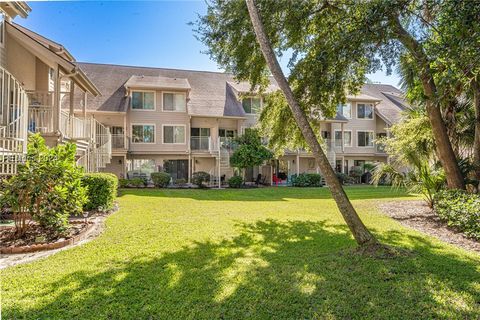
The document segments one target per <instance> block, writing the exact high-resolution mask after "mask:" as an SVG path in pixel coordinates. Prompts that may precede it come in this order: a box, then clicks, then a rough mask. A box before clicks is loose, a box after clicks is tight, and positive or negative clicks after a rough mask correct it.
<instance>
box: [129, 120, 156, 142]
mask: <svg viewBox="0 0 480 320" xmlns="http://www.w3.org/2000/svg"><path fill="white" fill-rule="evenodd" d="M132 142H133V143H155V126H154V125H151V124H150V125H143V124H142V125H132Z"/></svg>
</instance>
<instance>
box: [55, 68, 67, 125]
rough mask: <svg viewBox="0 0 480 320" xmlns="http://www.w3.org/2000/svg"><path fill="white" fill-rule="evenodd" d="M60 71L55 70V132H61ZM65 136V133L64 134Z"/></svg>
mask: <svg viewBox="0 0 480 320" xmlns="http://www.w3.org/2000/svg"><path fill="white" fill-rule="evenodd" d="M60 113H61V108H60V69H59V68H58V65H57V66H56V68H55V73H54V84H53V131H57V132H60ZM63 134H65V132H63Z"/></svg>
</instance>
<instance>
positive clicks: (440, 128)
mask: <svg viewBox="0 0 480 320" xmlns="http://www.w3.org/2000/svg"><path fill="white" fill-rule="evenodd" d="M390 22H391V26H392V28H393V32H394V33H395V35H396V37H397V38H398V40H399V41H400V42H401V43H402V44H403V45H404V46H405V48H407V50H408V51H409V52H410V53H411V54H412V56H413V58H414V59H415V61H416V63H417V65H418V68H419V70H420V80H421V83H422V88H423V93H424V94H425V97H426V109H427V115H428V118H429V120H430V124H431V125H432V133H433V137H434V138H435V145H436V153H437V156H438V158H439V160H440V162H441V164H442V167H443V169H444V170H445V175H446V177H447V186H448V188H449V189H465V183H464V180H463V175H462V172H461V170H460V167H459V166H458V162H457V157H456V156H455V152H454V150H453V148H452V144H451V142H450V139H449V136H448V133H447V127H446V126H445V122H444V121H443V118H442V113H441V111H440V106H439V104H438V102H436V101H435V99H436V97H435V96H436V95H437V87H436V85H435V81H434V79H433V75H432V71H431V69H430V63H429V60H428V58H427V56H426V54H425V52H424V51H423V48H422V46H421V44H420V43H419V42H418V41H417V40H416V39H415V38H413V37H412V36H411V35H410V34H409V33H408V32H407V31H406V30H405V29H404V28H403V26H402V25H401V23H400V20H399V19H398V17H397V16H392V17H391V20H390Z"/></svg>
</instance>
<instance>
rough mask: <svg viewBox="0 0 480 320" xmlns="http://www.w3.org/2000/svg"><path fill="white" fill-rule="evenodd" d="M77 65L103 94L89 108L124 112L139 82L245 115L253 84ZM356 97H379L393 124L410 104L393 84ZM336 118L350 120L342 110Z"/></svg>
mask: <svg viewBox="0 0 480 320" xmlns="http://www.w3.org/2000/svg"><path fill="white" fill-rule="evenodd" d="M78 65H79V66H80V67H81V68H82V70H84V72H85V73H86V74H87V76H88V77H89V78H90V79H91V80H92V81H93V83H95V84H96V86H97V87H98V88H99V89H100V92H101V93H102V96H99V97H96V98H93V97H91V96H89V100H88V104H87V108H88V109H89V110H98V111H120V112H125V111H126V110H127V108H128V104H129V101H128V97H126V89H125V85H126V84H127V82H130V83H129V84H130V85H132V84H134V85H138V86H142V84H143V85H155V86H157V85H159V86H166V85H175V86H183V89H190V93H189V98H190V100H189V102H188V110H189V113H190V114H192V115H201V116H217V117H220V116H226V117H228V116H230V117H245V112H244V111H243V108H242V104H241V102H240V101H239V100H238V94H240V93H247V92H248V91H250V85H249V84H248V83H246V82H241V83H239V82H237V81H235V80H234V78H233V76H232V75H231V74H228V73H221V72H208V71H192V70H178V69H165V68H146V67H132V66H120V65H109V64H94V63H78ZM142 76H143V77H142ZM172 79H176V80H172ZM172 81H173V84H172ZM144 82H145V83H144ZM187 84H188V86H189V88H187ZM276 88H277V86H276V84H275V83H274V84H272V85H271V86H269V88H268V89H267V90H268V91H273V90H275V89H276ZM179 89H181V88H179ZM356 97H357V98H359V97H365V98H367V97H368V99H369V100H371V99H378V100H380V102H379V103H378V105H377V113H378V114H379V116H380V117H382V118H383V119H385V120H386V121H387V122H389V123H390V124H392V123H395V122H398V121H399V120H400V117H401V112H402V110H404V109H405V108H408V107H409V105H408V104H407V103H406V102H405V100H404V99H403V92H402V91H400V90H398V89H397V88H395V87H393V86H391V85H385V84H365V85H364V86H363V88H362V89H361V91H360V92H359V94H358V95H356ZM357 100H358V99H357ZM335 119H336V120H340V121H346V120H347V119H345V118H344V117H343V116H341V115H339V114H337V115H336V117H335Z"/></svg>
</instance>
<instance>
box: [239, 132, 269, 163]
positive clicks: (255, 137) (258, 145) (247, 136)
mask: <svg viewBox="0 0 480 320" xmlns="http://www.w3.org/2000/svg"><path fill="white" fill-rule="evenodd" d="M236 143H238V148H237V149H236V150H235V152H234V153H233V154H232V156H231V157H230V164H231V165H232V166H233V167H235V168H239V169H245V168H250V167H254V166H260V165H262V164H263V163H264V162H265V161H267V160H270V159H272V157H273V154H272V152H271V151H270V150H268V149H267V148H266V147H265V146H264V145H263V144H262V141H261V138H260V136H259V134H258V130H255V129H247V130H245V133H244V134H243V135H241V136H240V137H238V138H236Z"/></svg>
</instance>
